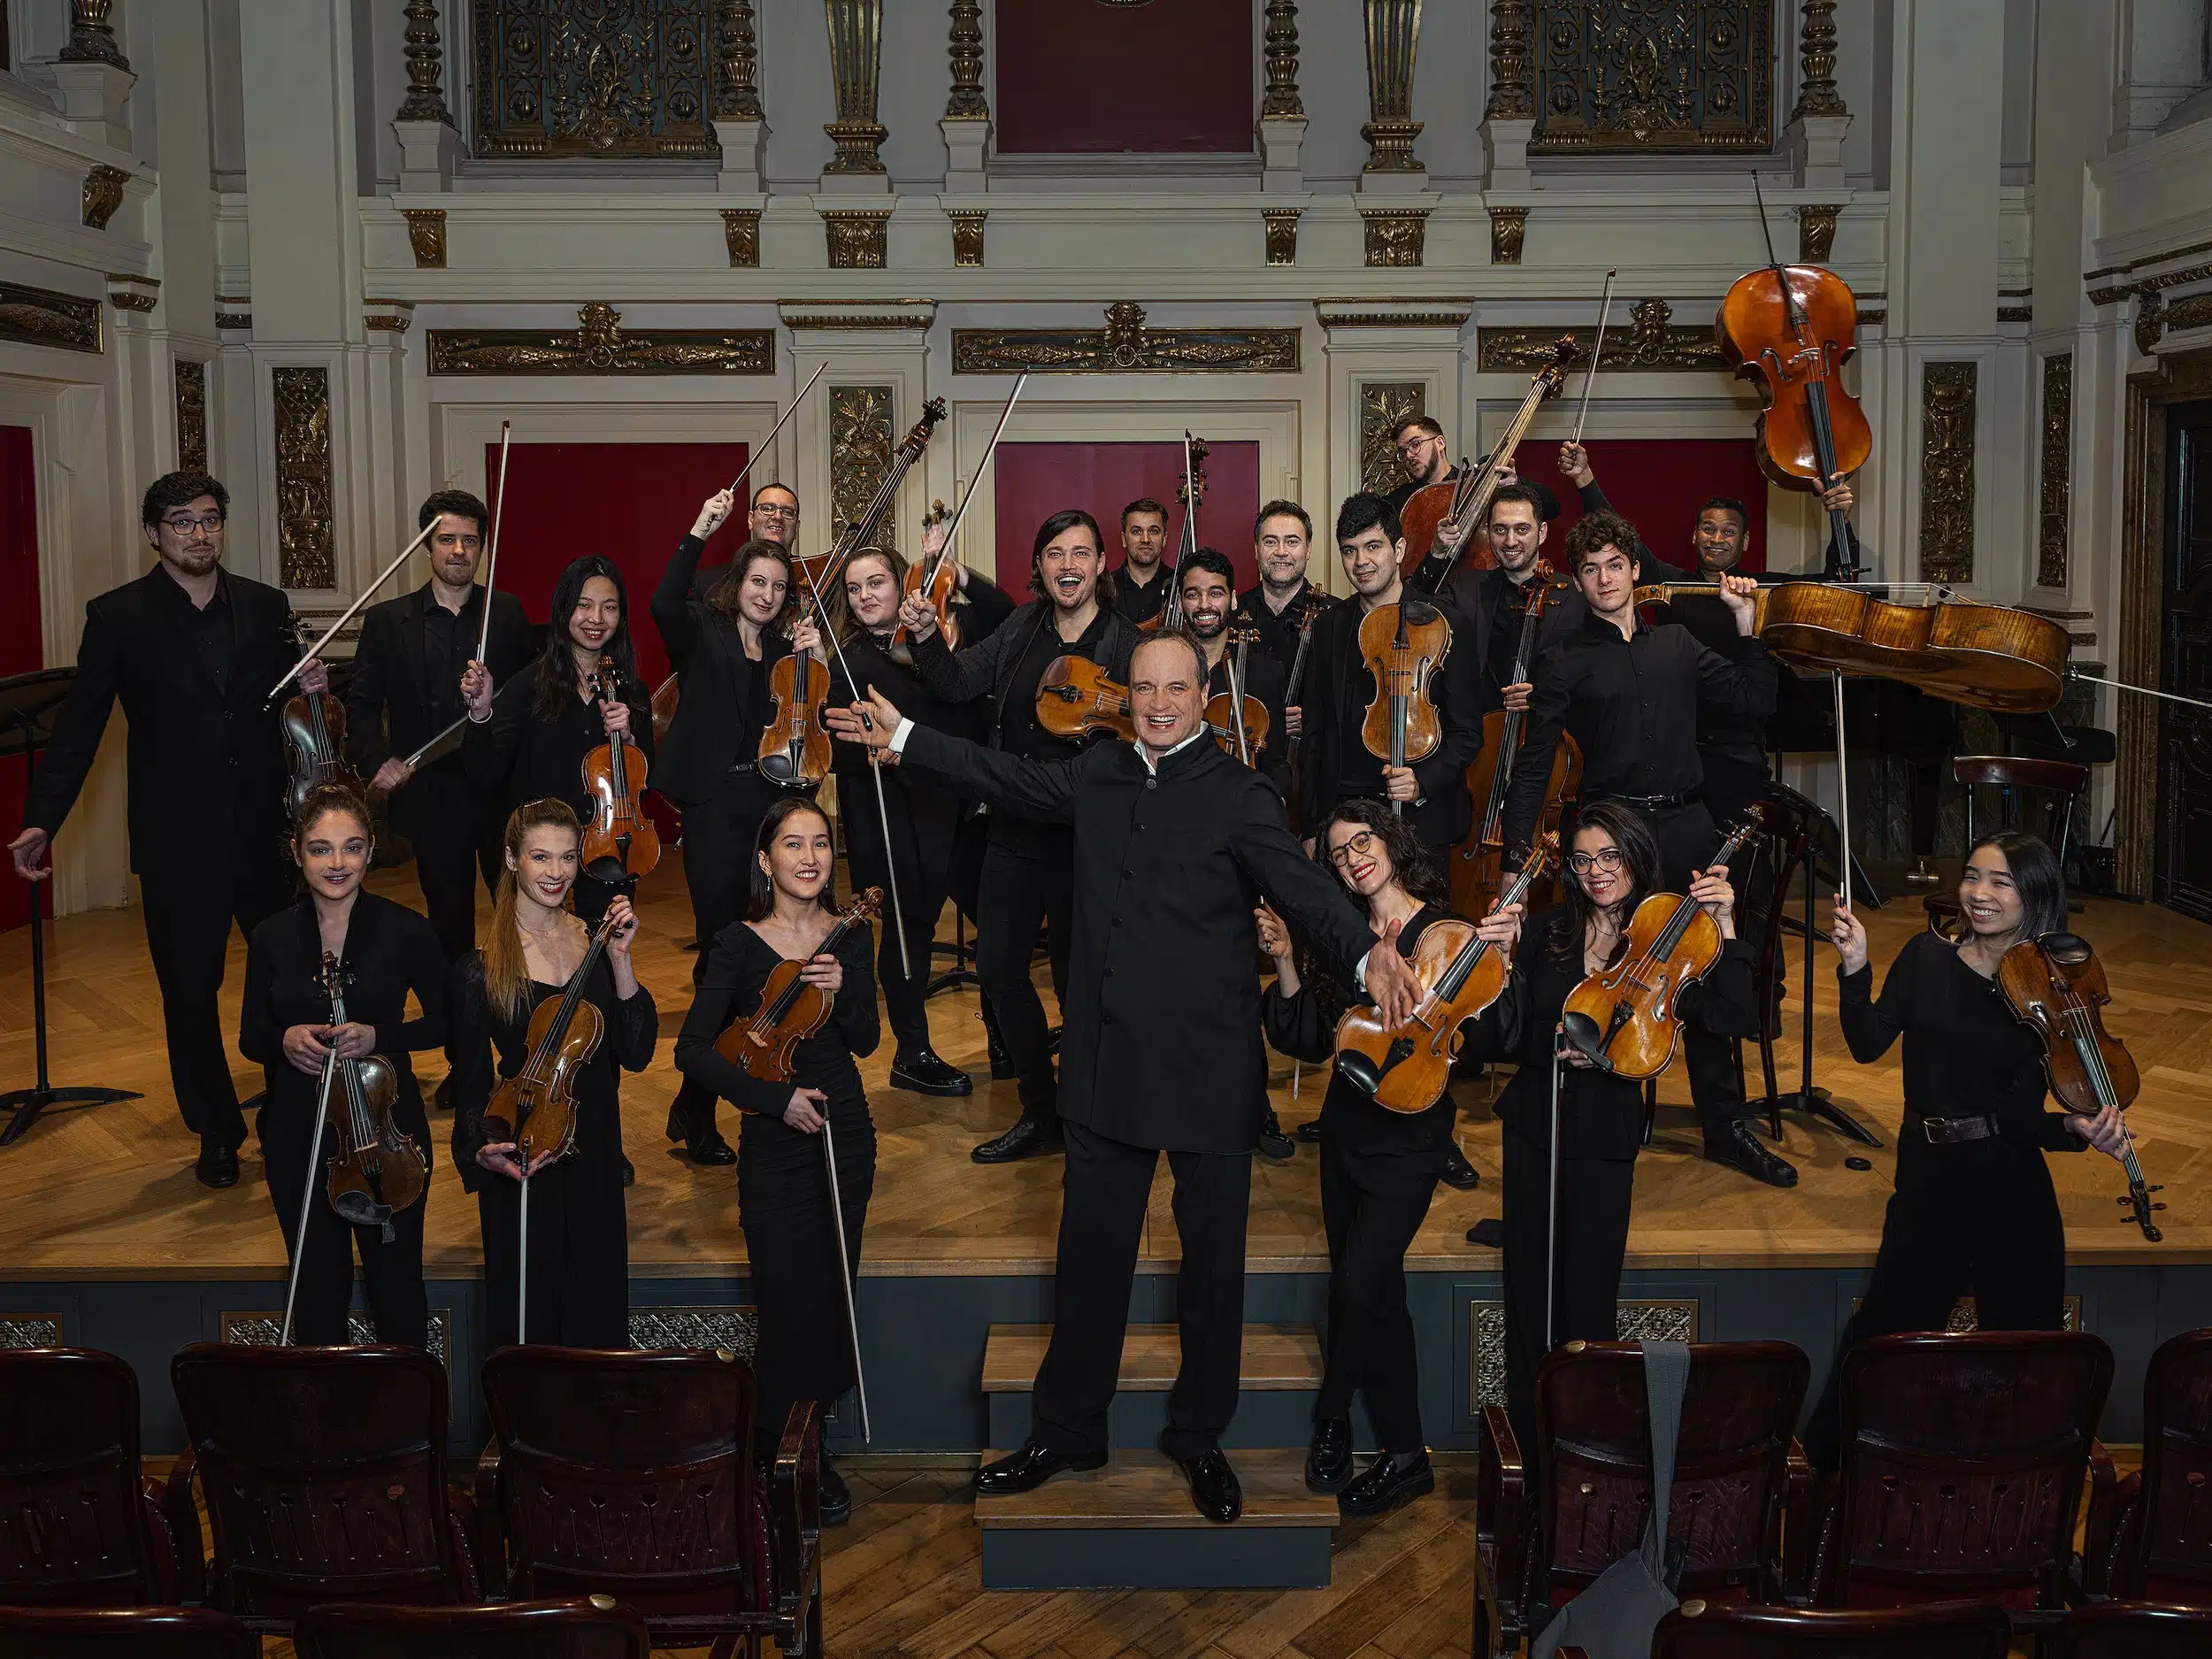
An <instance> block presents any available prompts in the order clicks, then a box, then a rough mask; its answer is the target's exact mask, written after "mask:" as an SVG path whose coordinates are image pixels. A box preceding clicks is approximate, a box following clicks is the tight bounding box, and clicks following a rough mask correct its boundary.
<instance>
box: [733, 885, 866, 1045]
mask: <svg viewBox="0 0 2212 1659" xmlns="http://www.w3.org/2000/svg"><path fill="white" fill-rule="evenodd" d="M882 905H883V889H882V888H881V887H870V888H868V889H867V890H866V891H865V892H864V893H862V894H861V895H860V896H859V897H857V898H856V899H855V900H854V901H853V902H851V903H850V904H848V905H847V906H846V907H845V908H844V909H843V910H840V911H839V912H838V913H837V920H836V921H835V922H834V923H833V924H832V925H831V927H830V930H829V932H828V933H826V934H824V935H823V936H822V942H821V943H820V944H818V945H817V946H816V947H815V948H814V955H815V956H835V955H836V954H837V948H838V946H839V945H841V944H842V943H843V942H844V941H845V938H846V936H847V935H848V934H849V933H851V932H852V931H853V929H854V928H856V927H862V926H866V925H867V921H868V918H870V917H872V916H873V915H875V914H876V912H877V911H878V910H880V909H881V908H882ZM808 960H811V958H809V959H808ZM805 967H806V962H803V961H799V962H795V961H791V960H788V959H787V960H785V961H782V962H779V963H778V964H776V965H775V966H774V967H772V968H771V969H770V970H769V971H768V979H767V983H766V984H764V985H763V986H762V987H761V989H760V1006H759V1007H758V1008H757V1009H755V1010H753V1012H752V1014H751V1016H750V1017H749V1018H745V1019H741V1020H737V1021H735V1022H733V1024H731V1025H729V1026H728V1027H727V1028H726V1029H725V1030H724V1031H723V1033H722V1034H721V1035H720V1036H718V1037H717V1038H716V1039H715V1040H714V1051H715V1052H716V1053H717V1054H718V1055H720V1056H722V1057H723V1058H724V1059H725V1060H727V1061H728V1062H729V1063H730V1064H732V1065H733V1066H735V1067H737V1069H738V1070H739V1071H742V1072H744V1073H745V1075H746V1076H748V1077H749V1078H755V1079H758V1080H759V1081H761V1082H763V1083H788V1082H789V1081H791V1077H792V1069H793V1065H794V1063H795V1059H796V1056H797V1055H798V1051H799V1045H800V1044H801V1043H803V1042H804V1041H806V1040H807V1039H808V1038H809V1037H811V1036H812V1035H813V1034H814V1033H816V1032H818V1031H819V1030H821V1029H822V1027H823V1026H824V1025H827V1024H828V1023H829V1017H830V1012H831V1010H832V1009H833V1008H834V1007H835V1005H836V998H834V997H833V996H832V995H830V993H828V992H827V991H825V990H824V989H822V987H819V986H818V985H809V984H808V983H807V982H806V981H805V980H804V979H801V978H800V977H799V976H800V974H801V972H803V970H804V969H805Z"/></svg>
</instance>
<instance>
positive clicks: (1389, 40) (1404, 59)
mask: <svg viewBox="0 0 2212 1659" xmlns="http://www.w3.org/2000/svg"><path fill="white" fill-rule="evenodd" d="M1364 5H1365V10H1366V14H1367V111H1368V120H1367V125H1366V126H1364V127H1361V128H1360V129H1359V135H1360V136H1361V137H1362V138H1363V139H1365V140H1366V141H1367V165H1365V166H1364V167H1363V168H1362V169H1361V171H1362V172H1364V173H1419V172H1421V171H1422V170H1423V169H1422V166H1421V163H1420V161H1419V159H1418V158H1417V157H1415V155H1414V153H1413V141H1414V140H1415V139H1417V138H1418V137H1419V136H1420V135H1421V123H1420V122H1418V121H1417V120H1415V119H1413V59H1414V54H1415V51H1416V50H1417V49H1418V47H1419V46H1420V43H1421V0H1364ZM1367 263H1368V264H1369V265H1373V264H1374V263H1375V261H1373V260H1372V259H1370V260H1369V261H1368V262H1367ZM1413 263H1415V264H1416V265H1418V264H1419V263H1420V261H1419V260H1415V261H1414V262H1413Z"/></svg>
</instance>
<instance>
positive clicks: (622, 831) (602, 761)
mask: <svg viewBox="0 0 2212 1659" xmlns="http://www.w3.org/2000/svg"><path fill="white" fill-rule="evenodd" d="M591 688H592V697H593V699H594V700H595V701H596V702H601V703H619V702H620V701H621V700H622V679H621V675H620V673H619V672H618V670H617V669H616V667H615V664H614V658H613V657H601V658H600V659H599V672H597V673H595V674H594V675H593V676H592V680H591ZM583 768H584V793H585V794H587V795H589V796H590V797H591V821H590V822H589V823H588V824H586V825H585V826H584V868H585V869H587V870H590V869H593V868H594V867H595V866H596V865H597V864H599V863H600V861H601V860H602V859H607V858H611V859H612V860H613V861H614V862H615V863H616V864H618V865H619V866H620V867H621V870H622V874H623V875H624V876H625V877H631V878H634V877H637V876H649V875H651V874H652V873H653V870H654V867H655V866H656V865H657V864H659V863H660V861H661V835H660V831H659V830H658V829H657V827H656V826H654V823H653V820H652V818H650V817H649V816H648V815H647V813H646V811H645V810H644V808H643V807H642V806H641V805H640V804H639V803H640V802H641V799H642V798H643V796H644V794H645V774H646V762H645V754H644V751H643V750H641V749H639V748H638V746H637V743H636V741H634V739H633V738H632V737H631V736H630V734H629V733H627V732H611V733H608V734H607V741H605V742H603V743H602V744H600V745H599V747H598V748H596V749H593V750H591V751H590V752H589V753H588V754H587V755H586V756H585V757H584V762H583Z"/></svg>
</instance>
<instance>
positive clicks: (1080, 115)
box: [992, 0, 1256, 156]
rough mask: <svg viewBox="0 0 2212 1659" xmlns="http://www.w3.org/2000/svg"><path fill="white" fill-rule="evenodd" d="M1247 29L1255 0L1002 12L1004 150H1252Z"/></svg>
mask: <svg viewBox="0 0 2212 1659" xmlns="http://www.w3.org/2000/svg"><path fill="white" fill-rule="evenodd" d="M1252 23H1253V7H1252V0H1161V3H1159V4H1151V5H1137V6H1117V5H1102V4H1099V0H1020V4H1018V5H1002V6H999V7H998V8H996V11H995V17H994V27H995V33H996V38H995V40H994V42H993V43H992V51H993V54H994V57H995V65H996V74H997V88H996V91H997V100H996V107H995V109H994V110H993V111H992V115H993V116H994V117H995V119H996V121H997V124H998V125H997V146H998V150H999V152H1000V153H1001V154H1002V155H1009V156H1014V155H1038V154H1044V155H1065V154H1098V153H1104V154H1109V155H1112V154H1140V155H1141V154H1146V153H1160V152H1170V153H1172V152H1179V151H1202V152H1206V153H1209V154H1222V153H1226V154H1229V155H1237V156H1248V155H1250V154H1251V153H1252V148H1253V138H1252V128H1253V119H1254V113H1255V110H1256V102H1255V94H1254V89H1253V88H1254V79H1253V67H1252Z"/></svg>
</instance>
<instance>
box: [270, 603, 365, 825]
mask: <svg viewBox="0 0 2212 1659" xmlns="http://www.w3.org/2000/svg"><path fill="white" fill-rule="evenodd" d="M289 632H290V634H291V636H292V643H293V644H295V645H297V644H299V643H300V637H301V623H300V618H299V613H298V612H297V611H294V612H293V613H292V618H291V623H290V626H289ZM280 720H281V723H282V726H283V731H284V751H285V755H286V757H287V758H288V761H289V762H290V766H291V777H290V780H289V781H288V782H287V783H286V785H285V787H284V801H285V804H286V806H287V807H288V808H289V809H290V810H291V813H292V815H293V817H295V818H297V817H298V816H299V810H300V808H301V807H303V806H304V805H305V804H306V803H307V794H308V791H309V790H311V789H312V788H314V787H316V786H317V785H318V784H326V783H342V784H345V785H347V786H348V787H350V788H352V789H355V790H357V791H358V790H359V789H360V787H361V777H360V774H359V773H358V772H355V771H354V769H353V764H352V763H351V762H350V761H349V760H348V759H347V758H346V705H345V704H344V703H341V702H339V701H338V699H337V698H335V697H334V696H332V695H330V694H329V693H328V692H326V691H325V692H319V693H311V692H304V691H303V692H302V693H301V694H300V695H298V696H296V697H293V698H290V699H288V700H287V702H286V703H285V705H284V710H283V713H282V715H281V716H280Z"/></svg>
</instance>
